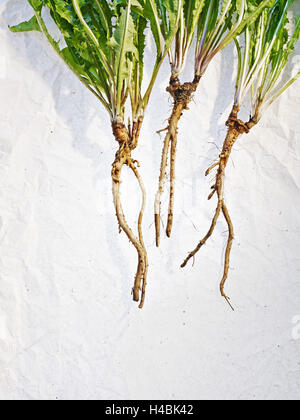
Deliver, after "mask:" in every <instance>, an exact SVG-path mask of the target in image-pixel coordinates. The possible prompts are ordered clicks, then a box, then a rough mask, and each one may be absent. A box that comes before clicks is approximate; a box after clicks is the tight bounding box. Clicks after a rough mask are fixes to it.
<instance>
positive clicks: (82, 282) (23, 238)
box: [0, 0, 300, 400]
mask: <svg viewBox="0 0 300 420" xmlns="http://www.w3.org/2000/svg"><path fill="white" fill-rule="evenodd" d="M30 16H31V12H30V8H29V6H28V5H27V2H25V1H23V0H10V1H7V0H1V1H0V92H1V101H0V158H1V163H0V171H1V174H0V183H1V185H0V217H1V219H0V222H1V223H0V226H1V230H0V244H1V245H0V246H1V248H0V399H14V400H15V399H25V400H31V399H184V398H185V399H266V398H268V399H277V398H278V399H279V398H280V399H282V398H286V399H289V398H290V399H297V398H298V397H299V388H300V373H299V361H300V360H299V350H300V340H299V339H300V336H299V334H298V332H299V328H298V325H297V323H299V322H300V321H299V316H298V315H300V287H299V286H300V257H299V248H300V212H299V208H300V191H299V190H300V178H299V169H300V142H299V139H300V119H299V117H300V114H299V109H300V107H299V105H300V83H299V82H298V83H297V84H295V85H294V86H293V87H292V88H291V89H290V90H289V91H288V92H287V93H286V94H284V96H283V97H282V98H281V99H280V100H279V101H278V102H277V103H276V104H275V105H274V106H273V107H272V109H270V110H269V111H268V112H267V113H266V114H265V116H264V119H263V120H262V122H261V124H260V125H259V126H258V127H256V128H255V129H254V130H253V131H252V133H251V134H249V135H247V136H244V137H242V138H241V139H240V141H239V143H238V144H237V145H236V147H235V151H234V153H233V155H232V162H231V164H230V165H229V168H228V171H227V185H226V199H227V202H228V206H229V209H230V211H231V214H232V218H233V221H234V224H235V231H236V240H235V243H234V247H233V252H232V262H231V271H230V276H229V280H228V284H227V289H226V290H227V292H228V294H229V295H230V296H231V298H232V302H233V304H234V306H235V308H236V312H235V313H232V312H231V311H230V309H229V308H228V307H227V305H226V303H225V301H224V300H223V299H221V297H220V296H219V281H220V278H221V274H222V264H223V256H224V247H225V242H226V232H225V231H226V226H225V224H224V223H223V221H222V220H220V222H219V224H218V229H217V231H216V233H215V235H214V237H213V238H212V240H211V241H210V242H209V243H208V244H207V246H206V247H205V249H203V250H202V252H201V253H200V254H199V255H198V256H197V258H196V261H195V266H194V267H191V266H189V267H188V268H187V269H186V270H185V271H183V270H180V269H179V265H180V263H181V262H182V260H183V258H184V257H185V256H186V255H187V252H188V251H190V250H191V249H192V248H193V247H194V246H195V245H196V243H197V242H198V240H199V239H200V238H201V237H202V235H203V234H204V233H206V231H207V229H208V227H209V223H210V220H211V217H212V214H213V210H214V208H215V202H213V201H212V202H211V203H208V202H207V195H208V193H209V188H210V185H211V182H210V181H211V179H208V180H207V179H205V177H204V172H205V169H206V168H207V167H208V166H209V165H210V164H211V162H212V161H213V160H214V159H215V158H216V157H217V155H218V153H219V152H218V149H219V148H220V147H221V145H222V142H223V139H224V136H225V133H226V129H225V125H224V123H225V121H226V118H227V116H228V114H229V111H230V108H231V101H232V95H233V87H234V80H233V79H234V51H233V48H231V47H229V48H228V49H227V50H226V51H225V52H224V53H223V54H222V55H220V56H219V57H217V58H216V60H215V61H214V63H213V64H212V65H211V66H210V69H209V71H208V73H207V74H206V76H205V78H204V79H203V80H202V82H201V86H200V89H199V92H198V94H197V95H196V96H195V99H194V103H192V104H191V107H190V108H191V109H190V111H189V112H187V113H185V115H184V117H183V119H182V122H181V125H180V138H179V150H178V163H177V167H178V169H177V195H176V215H175V226H174V234H173V238H172V240H171V241H170V240H167V239H164V240H163V241H162V246H161V249H159V250H157V249H156V248H155V244H154V226H153V199H154V193H155V191H156V186H157V179H158V171H159V164H160V156H161V146H162V139H161V138H160V137H159V136H158V135H157V134H155V132H156V130H158V129H160V128H163V127H164V126H165V121H164V120H165V119H167V117H168V113H169V112H170V102H168V94H167V93H165V94H164V95H163V94H162V92H163V91H164V89H165V87H166V86H167V83H168V75H169V74H168V73H169V69H168V65H167V64H166V65H165V66H164V68H163V70H162V72H161V74H160V77H159V80H158V83H157V85H156V88H155V90H154V93H153V97H152V100H151V103H150V106H149V110H148V115H147V118H146V120H145V125H144V127H143V131H142V135H141V141H140V145H139V148H138V150H137V152H136V158H137V159H139V160H140V162H141V173H142V175H143V179H144V182H145V184H146V187H147V190H148V207H147V213H146V216H145V222H144V230H145V240H146V244H147V247H148V250H149V259H150V274H149V285H148V293H147V300H146V305H145V308H144V310H143V311H140V310H138V309H137V306H136V305H135V304H134V303H133V302H132V301H131V296H130V289H131V287H132V283H133V277H134V273H135V268H136V254H135V251H134V249H132V248H131V246H130V245H129V243H128V240H127V239H126V237H125V236H124V235H121V236H120V235H118V229H117V223H116V220H115V216H114V209H113V204H112V197H111V180H110V166H111V163H112V161H113V158H114V153H115V151H116V144H115V143H114V141H113V139H112V136H111V133H110V127H109V119H108V116H107V115H106V113H105V111H104V110H103V108H102V107H101V105H100V104H98V102H97V101H96V99H95V98H93V96H92V95H91V94H90V93H89V92H88V91H87V90H86V89H85V88H84V87H82V86H81V85H80V83H79V82H78V81H77V79H76V78H75V77H74V76H73V75H72V74H70V72H69V71H68V70H67V69H66V68H65V67H64V65H63V63H61V62H60V61H59V59H58V58H57V57H56V56H55V54H54V53H53V52H52V50H51V49H50V48H49V46H48V45H47V43H46V42H45V40H44V39H43V37H42V35H41V34H37V33H31V34H11V33H10V32H9V31H8V29H7V25H8V24H16V23H18V22H19V21H20V20H22V19H24V18H29V17H30ZM149 66H150V60H149V63H148V67H147V68H148V71H149V69H150V67H149ZM186 77H187V78H188V77H190V75H189V74H187V75H186ZM245 112H246V110H245ZM245 115H246V116H247V114H245ZM123 200H124V205H125V209H126V213H127V214H128V219H129V221H130V223H131V224H132V223H133V224H134V223H135V220H136V211H137V209H138V206H139V203H140V197H139V194H138V189H137V187H136V184H135V182H134V180H133V179H131V177H130V176H128V177H127V178H126V177H125V178H124V183H123ZM166 204H167V196H165V199H164V206H165V207H164V208H165V211H166V210H167V205H166Z"/></svg>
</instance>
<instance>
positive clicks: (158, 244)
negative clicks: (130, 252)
mask: <svg viewBox="0 0 300 420" xmlns="http://www.w3.org/2000/svg"><path fill="white" fill-rule="evenodd" d="M155 230H156V246H157V248H159V247H160V216H159V214H155Z"/></svg>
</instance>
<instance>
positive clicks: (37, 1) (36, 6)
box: [28, 0, 43, 12]
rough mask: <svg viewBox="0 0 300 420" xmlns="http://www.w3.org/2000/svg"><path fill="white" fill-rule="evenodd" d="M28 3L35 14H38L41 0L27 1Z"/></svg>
mask: <svg viewBox="0 0 300 420" xmlns="http://www.w3.org/2000/svg"><path fill="white" fill-rule="evenodd" d="M28 3H29V4H30V6H31V7H33V9H34V10H35V11H36V12H40V11H41V10H42V7H43V0H28Z"/></svg>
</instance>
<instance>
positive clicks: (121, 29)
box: [109, 1, 139, 108]
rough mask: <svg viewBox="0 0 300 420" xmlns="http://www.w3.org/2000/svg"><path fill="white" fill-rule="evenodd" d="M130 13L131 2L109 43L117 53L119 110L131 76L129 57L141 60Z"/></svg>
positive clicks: (115, 63)
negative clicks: (125, 86) (124, 85)
mask: <svg viewBox="0 0 300 420" xmlns="http://www.w3.org/2000/svg"><path fill="white" fill-rule="evenodd" d="M130 12H131V10H130V1H129V3H128V6H127V9H122V11H121V15H120V18H119V19H118V22H117V25H116V29H115V31H114V34H113V36H112V38H111V39H110V42H109V46H110V47H111V48H112V49H113V50H114V52H115V62H114V70H115V76H116V86H117V107H118V108H120V106H121V95H122V90H123V82H124V80H125V79H126V78H127V77H128V76H129V64H130V57H129V55H130V54H132V55H133V56H134V57H135V58H136V59H137V60H138V59H139V53H138V50H137V48H136V46H135V44H134V39H136V28H135V25H134V21H133V18H132V15H131V13H130Z"/></svg>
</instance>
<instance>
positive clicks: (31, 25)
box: [9, 16, 41, 32]
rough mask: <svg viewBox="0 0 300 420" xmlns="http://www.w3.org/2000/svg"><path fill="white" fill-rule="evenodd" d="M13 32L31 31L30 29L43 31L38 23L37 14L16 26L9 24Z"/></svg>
mask: <svg viewBox="0 0 300 420" xmlns="http://www.w3.org/2000/svg"><path fill="white" fill-rule="evenodd" d="M9 29H10V30H11V31H12V32H30V31H41V28H40V25H39V24H38V21H37V18H36V16H33V17H32V18H31V19H30V20H28V21H26V22H22V23H20V24H19V25H16V26H9Z"/></svg>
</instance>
